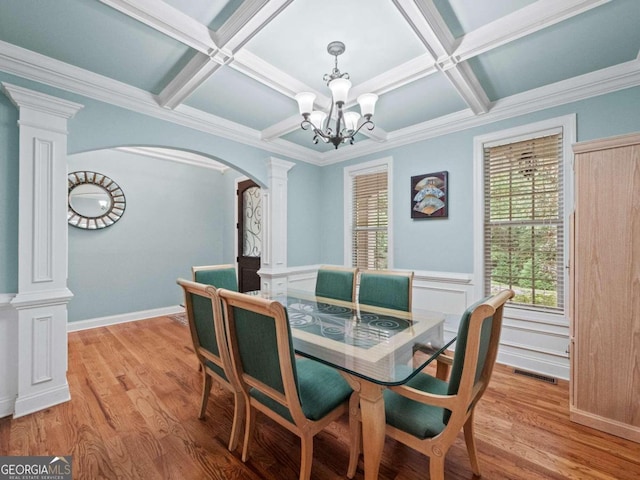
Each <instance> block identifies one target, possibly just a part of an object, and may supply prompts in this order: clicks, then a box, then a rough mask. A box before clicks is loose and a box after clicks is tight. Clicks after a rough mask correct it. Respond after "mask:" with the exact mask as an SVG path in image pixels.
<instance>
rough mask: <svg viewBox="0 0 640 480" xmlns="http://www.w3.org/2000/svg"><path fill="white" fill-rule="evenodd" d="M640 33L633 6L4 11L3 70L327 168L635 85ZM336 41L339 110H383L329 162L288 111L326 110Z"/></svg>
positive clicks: (198, 3)
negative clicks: (342, 89) (344, 98)
mask: <svg viewBox="0 0 640 480" xmlns="http://www.w3.org/2000/svg"><path fill="white" fill-rule="evenodd" d="M639 26H640V1H639V0H322V1H320V0H244V1H243V0H165V1H161V0H1V1H0V70H2V71H5V72H8V73H11V74H16V75H20V76H22V77H25V78H28V79H31V80H35V81H38V82H41V83H45V84H48V85H51V86H55V87H58V88H62V89H65V90H69V91H73V92H76V93H80V94H82V95H86V96H89V97H92V98H96V99H99V100H102V101H106V102H109V103H112V104H115V105H119V106H122V107H125V108H129V109H132V110H136V111H140V112H143V113H145V114H149V115H153V116H156V117H160V118H164V119H167V120H170V121H173V122H176V123H180V124H183V125H187V126H189V127H192V128H197V129H200V130H203V131H206V132H210V133H213V134H216V135H220V136H223V137H226V138H230V139H233V140H237V141H241V142H243V143H247V144H250V145H254V146H257V147H260V148H263V149H265V150H268V151H270V152H273V153H274V154H280V155H286V156H288V157H291V158H294V159H299V160H303V161H308V162H311V163H316V164H327V163H333V162H336V161H341V160H344V159H348V158H353V157H357V156H360V155H364V154H367V153H372V152H376V151H380V150H384V149H387V148H390V147H395V146H399V145H402V144H406V143H411V142H415V141H418V140H422V139H425V138H430V137H434V136H437V135H441V134H444V133H448V132H452V131H457V130H460V129H464V128H468V127H472V126H475V125H479V124H482V123H487V122H490V121H495V120H498V119H502V118H509V117H513V116H517V115H521V114H523V113H528V112H531V111H535V110H539V109H542V108H547V107H549V106H552V105H557V104H562V103H567V102H571V101H575V100H580V99H583V98H588V97H591V96H595V95H600V94H603V93H607V92H610V91H615V90H619V89H623V88H628V87H632V86H637V85H640V59H639V52H640V27H639ZM334 40H340V41H342V42H344V43H345V44H346V52H345V53H344V54H343V55H341V56H340V57H339V60H338V61H339V67H340V70H342V71H343V72H348V73H349V74H350V77H351V81H352V83H353V87H352V89H351V93H350V95H349V100H348V102H347V107H348V108H350V109H355V110H356V111H358V106H357V105H356V103H355V98H356V97H357V96H358V95H359V94H360V93H364V92H373V93H376V94H378V95H379V101H378V104H377V106H376V113H375V115H374V117H373V121H374V122H375V124H376V128H375V129H374V130H373V131H372V132H366V133H367V136H365V135H363V134H358V137H357V138H356V143H355V144H354V145H343V146H341V147H340V148H339V149H338V150H334V148H333V146H332V145H330V144H329V145H326V144H319V145H314V144H313V143H312V137H313V135H312V134H311V133H310V132H309V131H302V130H301V128H300V121H301V117H300V116H299V114H298V108H297V104H296V102H295V100H294V98H293V97H294V96H295V95H296V93H299V92H301V91H312V92H315V93H316V94H317V100H316V103H317V106H318V107H326V106H328V104H329V90H328V88H327V86H326V84H325V83H324V82H323V80H322V77H323V75H324V74H325V73H328V72H330V70H331V68H333V61H334V59H333V57H332V56H330V55H329V54H328V53H327V51H326V47H327V44H328V43H329V42H331V41H334ZM639 103H640V99H639ZM365 131H366V130H365Z"/></svg>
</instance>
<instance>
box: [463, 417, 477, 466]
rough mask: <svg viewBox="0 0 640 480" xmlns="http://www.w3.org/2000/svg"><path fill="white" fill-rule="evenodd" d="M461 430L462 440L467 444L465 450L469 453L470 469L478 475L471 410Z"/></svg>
mask: <svg viewBox="0 0 640 480" xmlns="http://www.w3.org/2000/svg"><path fill="white" fill-rule="evenodd" d="M463 431H464V442H465V443H466V444H467V452H468V454H469V461H470V462H471V470H472V471H473V473H474V474H475V475H477V476H480V465H479V464H478V453H477V451H476V438H475V435H474V426H473V411H471V415H469V418H467V421H466V422H465V424H464V427H463Z"/></svg>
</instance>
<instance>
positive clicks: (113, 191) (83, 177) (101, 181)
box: [67, 170, 126, 230]
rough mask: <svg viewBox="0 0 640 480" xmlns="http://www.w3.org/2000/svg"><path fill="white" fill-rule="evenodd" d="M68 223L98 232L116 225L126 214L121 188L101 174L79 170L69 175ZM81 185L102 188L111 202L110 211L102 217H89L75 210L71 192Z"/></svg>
mask: <svg viewBox="0 0 640 480" xmlns="http://www.w3.org/2000/svg"><path fill="white" fill-rule="evenodd" d="M67 180H68V187H69V189H68V195H67V207H68V210H67V222H69V225H71V226H73V227H76V228H82V229H84V230H98V229H101V228H106V227H109V226H111V225H113V224H114V223H116V222H117V221H118V220H120V218H121V217H122V215H123V214H124V209H125V207H126V199H125V197H124V192H123V191H122V189H121V188H120V186H119V185H118V184H117V183H116V182H114V181H113V180H111V179H110V178H109V177H107V176H106V175H103V174H101V173H97V172H92V171H86V170H79V171H76V172H71V173H69V174H68V175H67ZM80 185H96V186H98V187H100V188H102V189H103V190H104V191H105V192H106V193H107V195H109V198H110V200H111V205H110V207H109V209H108V210H107V211H106V212H105V213H103V214H102V215H100V216H97V217H88V216H85V215H82V214H81V213H80V212H77V211H76V210H74V208H73V207H72V206H71V192H72V191H73V189H74V188H76V187H78V186H80Z"/></svg>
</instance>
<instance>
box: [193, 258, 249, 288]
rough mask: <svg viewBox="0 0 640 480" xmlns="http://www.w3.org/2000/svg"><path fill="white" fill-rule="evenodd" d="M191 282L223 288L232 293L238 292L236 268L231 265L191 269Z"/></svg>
mask: <svg viewBox="0 0 640 480" xmlns="http://www.w3.org/2000/svg"><path fill="white" fill-rule="evenodd" d="M192 272H193V280H194V281H195V282H198V283H204V284H205V285H213V286H214V287H216V288H225V289H227V290H231V291H234V292H237V291H238V277H237V275H236V267H235V266H233V265H230V264H229V265H211V266H201V267H193V268H192Z"/></svg>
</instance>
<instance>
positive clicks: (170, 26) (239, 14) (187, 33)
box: [100, 0, 293, 108]
mask: <svg viewBox="0 0 640 480" xmlns="http://www.w3.org/2000/svg"><path fill="white" fill-rule="evenodd" d="M100 1H102V2H103V3H105V4H106V5H109V6H111V7H113V8H115V9H117V10H119V11H120V12H122V13H124V14H126V15H128V16H130V17H132V18H134V19H136V20H138V21H140V22H143V23H144V24H146V25H148V26H150V27H152V28H154V29H156V30H158V31H159V32H161V33H164V34H166V35H169V36H171V37H172V38H175V39H176V40H178V41H180V42H182V43H184V44H185V45H187V46H189V47H191V48H194V49H196V50H197V51H198V52H199V53H200V54H196V55H195V56H194V57H193V58H192V59H191V60H190V61H189V63H188V64H187V65H186V66H185V68H184V69H183V70H182V71H181V72H179V73H178V74H177V75H176V76H175V77H174V78H173V79H172V80H171V81H170V82H169V84H168V85H167V86H166V87H165V88H164V89H163V90H162V92H160V94H159V95H158V96H157V99H158V102H159V104H160V106H162V107H166V108H175V107H176V106H178V105H179V104H180V103H182V102H183V101H184V100H185V99H186V98H187V97H189V95H191V94H192V93H193V92H194V91H195V90H196V89H197V88H198V87H199V86H200V85H202V84H203V83H204V82H205V81H206V80H207V79H208V78H209V77H210V76H211V75H212V74H213V73H214V72H215V71H216V70H217V69H218V68H219V67H220V66H221V65H226V64H228V63H230V62H232V61H233V55H234V53H235V52H236V51H237V50H238V49H239V48H240V47H241V46H242V45H244V44H245V43H246V42H247V41H249V40H250V39H251V38H252V37H253V36H254V35H255V34H256V33H258V32H259V31H260V30H261V29H262V28H263V27H264V26H265V25H266V24H267V23H269V22H270V21H271V20H272V19H273V18H275V16H276V15H278V14H279V13H280V12H282V10H283V9H284V8H285V7H286V6H287V5H289V4H290V3H291V2H292V1H293V0H260V1H251V2H244V3H243V4H242V5H241V6H240V7H239V8H238V9H237V10H236V11H235V12H234V13H233V14H232V15H231V17H230V18H229V19H228V20H227V21H226V22H225V23H224V25H222V26H221V27H220V30H219V31H218V32H217V33H216V32H213V31H211V30H209V29H208V28H207V27H206V26H205V25H202V24H201V23H199V22H197V21H196V20H194V19H192V18H191V17H189V16H188V15H185V14H184V13H182V12H180V11H179V10H177V9H175V8H173V7H171V6H170V5H168V4H166V3H164V2H157V1H155V0H100Z"/></svg>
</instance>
